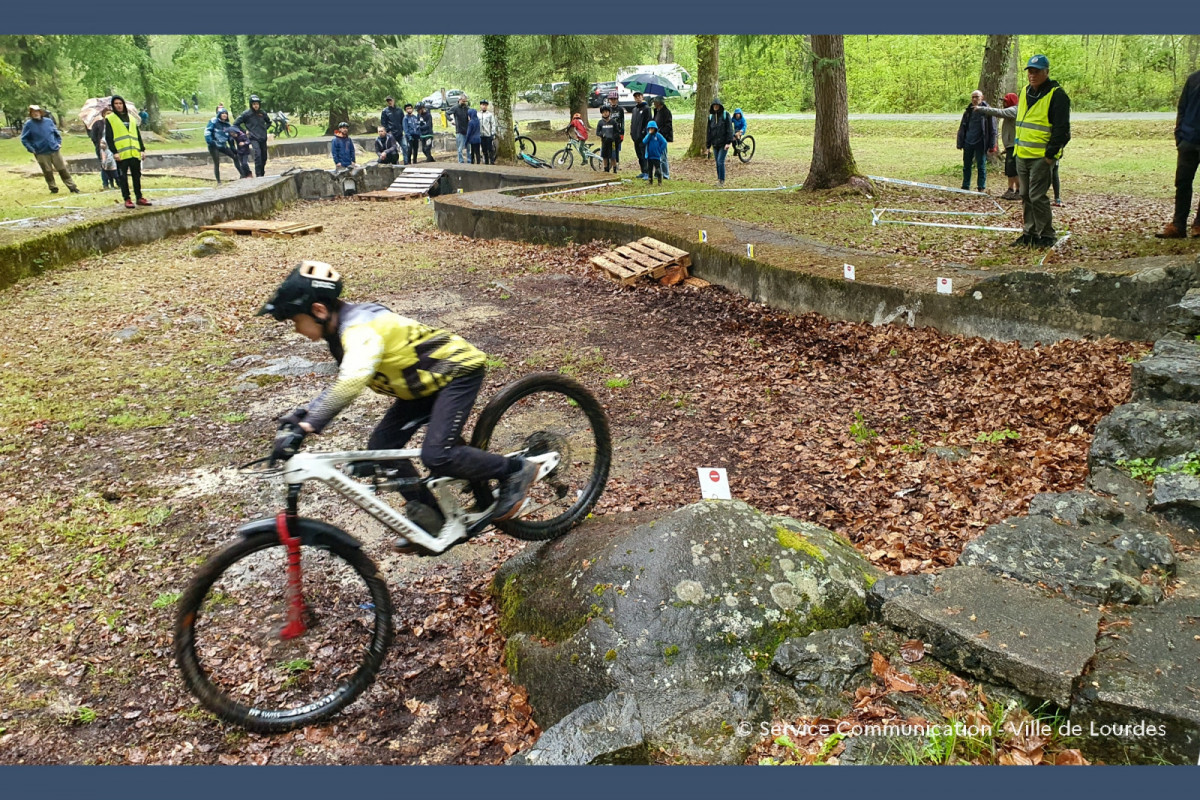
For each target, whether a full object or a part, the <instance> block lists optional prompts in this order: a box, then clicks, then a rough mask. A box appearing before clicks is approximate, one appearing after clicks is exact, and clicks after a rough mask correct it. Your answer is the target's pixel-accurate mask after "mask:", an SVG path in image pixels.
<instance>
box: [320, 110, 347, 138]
mask: <svg viewBox="0 0 1200 800" xmlns="http://www.w3.org/2000/svg"><path fill="white" fill-rule="evenodd" d="M349 121H350V109H348V108H346V107H345V106H330V107H329V126H328V127H327V128H325V135H326V136H333V132H334V131H336V130H337V126H338V123H339V122H349ZM350 133H351V134H353V133H354V131H353V130H352V131H350Z"/></svg>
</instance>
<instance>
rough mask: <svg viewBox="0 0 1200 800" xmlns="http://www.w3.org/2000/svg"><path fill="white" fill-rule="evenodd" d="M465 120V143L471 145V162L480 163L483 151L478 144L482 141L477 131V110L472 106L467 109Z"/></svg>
mask: <svg viewBox="0 0 1200 800" xmlns="http://www.w3.org/2000/svg"><path fill="white" fill-rule="evenodd" d="M467 120H468V121H467V144H468V145H470V147H471V163H472V164H482V163H483V153H482V151H481V150H480V147H479V146H480V144H482V143H483V137H482V135H481V134H480V132H479V112H478V111H476V110H475V109H473V108H472V109H468V110H467Z"/></svg>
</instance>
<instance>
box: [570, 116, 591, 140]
mask: <svg viewBox="0 0 1200 800" xmlns="http://www.w3.org/2000/svg"><path fill="white" fill-rule="evenodd" d="M567 136H568V138H571V139H574V140H576V141H579V142H586V141H587V139H588V129H587V125H584V124H583V115H582V114H572V115H571V124H570V125H569V126H568V127H567Z"/></svg>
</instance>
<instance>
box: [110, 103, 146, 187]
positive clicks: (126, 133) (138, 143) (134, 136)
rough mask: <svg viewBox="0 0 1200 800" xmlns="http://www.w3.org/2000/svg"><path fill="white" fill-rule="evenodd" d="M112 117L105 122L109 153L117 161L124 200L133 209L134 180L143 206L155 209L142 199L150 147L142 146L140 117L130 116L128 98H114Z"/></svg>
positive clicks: (118, 178) (118, 176)
mask: <svg viewBox="0 0 1200 800" xmlns="http://www.w3.org/2000/svg"><path fill="white" fill-rule="evenodd" d="M109 102H110V103H111V104H112V113H111V114H109V115H108V116H107V117H105V118H104V122H105V124H106V126H107V127H106V128H105V131H104V138H105V140H106V141H107V143H108V152H110V153H112V154H113V158H115V159H116V160H117V180H118V182H119V185H120V187H121V196H122V197H123V198H125V207H126V208H133V198H132V197H130V195H129V178H130V177H131V176H132V177H133V196H134V197H136V198H137V204H138V205H139V206H148V205H151V203H150V201H149V200H147V199H146V198H144V197H142V155H143V154H144V153H145V152H146V145H145V144H144V143H143V142H142V131H141V129H140V128H138V124H137V123H138V117H137V114H130V113H129V108H128V107H126V105H125V98H123V97H121V96H120V95H115V94H114V95H113V96H112V100H110V101H109Z"/></svg>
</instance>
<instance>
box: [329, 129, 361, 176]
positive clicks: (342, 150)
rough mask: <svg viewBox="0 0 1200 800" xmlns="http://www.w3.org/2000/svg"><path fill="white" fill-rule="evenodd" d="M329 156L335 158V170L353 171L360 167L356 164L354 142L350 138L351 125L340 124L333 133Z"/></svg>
mask: <svg viewBox="0 0 1200 800" xmlns="http://www.w3.org/2000/svg"><path fill="white" fill-rule="evenodd" d="M329 154H330V155H331V156H333V166H334V168H335V169H336V168H345V169H353V168H355V167H357V166H358V164H356V163H355V162H354V140H353V139H351V138H350V123H348V122H339V123H338V126H337V130H335V131H334V132H333V140H332V141H331V142H330V143H329Z"/></svg>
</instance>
